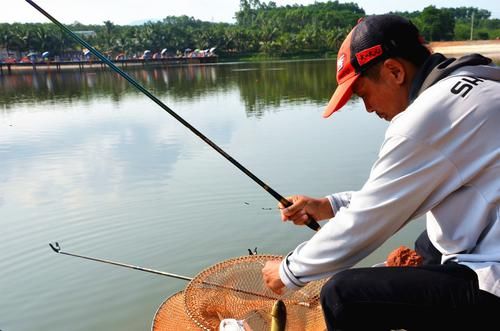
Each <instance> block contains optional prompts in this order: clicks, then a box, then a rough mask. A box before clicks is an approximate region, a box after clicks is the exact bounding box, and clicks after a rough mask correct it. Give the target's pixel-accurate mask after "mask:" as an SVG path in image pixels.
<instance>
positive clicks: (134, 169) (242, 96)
mask: <svg viewBox="0 0 500 331" xmlns="http://www.w3.org/2000/svg"><path fill="white" fill-rule="evenodd" d="M335 66H336V64H335V61H331V60H318V61H288V62H267V63H238V64H217V65H206V66H185V67H176V68H174V67H170V68H149V69H136V70H133V69H131V70H130V71H129V72H130V74H131V75H132V76H134V77H135V78H136V79H137V80H138V81H140V82H141V84H143V85H144V86H146V87H147V88H148V89H149V90H150V91H151V92H152V93H153V94H154V95H156V96H157V97H158V98H160V99H161V100H162V101H163V102H164V103H165V104H167V105H168V106H169V107H170V108H172V109H173V110H174V111H175V112H177V113H178V114H179V115H180V116H182V117H183V118H184V119H186V120H187V121H188V122H189V123H191V124H192V125H193V126H195V127H196V128H197V129H199V130H200V131H201V132H203V133H204V134H205V135H206V136H208V137H209V138H210V139H211V140H213V141H214V142H215V143H216V144H217V145H219V146H220V147H221V148H222V149H224V150H225V151H226V152H227V153H229V154H230V155H231V156H233V157H234V158H235V159H236V160H238V161H239V162H240V163H242V164H243V165H244V166H245V167H247V168H248V169H249V170H250V171H252V172H253V173H254V174H255V175H256V176H257V177H259V178H260V179H262V180H263V181H264V182H266V183H267V184H268V185H269V186H271V187H272V188H273V189H274V190H276V191H277V192H279V193H280V194H282V195H284V196H288V195H291V194H296V193H301V194H306V195H310V196H324V195H326V194H329V193H333V192H339V191H344V190H351V189H359V188H360V187H361V185H362V184H363V182H364V181H365V180H366V178H367V176H368V173H369V170H370V167H371V164H372V163H373V161H374V160H375V158H376V155H377V152H378V148H379V146H380V144H381V142H382V140H383V136H384V131H385V129H386V128H387V123H385V122H383V121H381V120H380V119H378V118H377V117H376V116H374V115H371V114H367V113H366V112H365V111H364V107H363V104H362V102H360V100H357V99H354V100H352V101H350V102H349V103H348V105H347V106H346V107H345V108H344V109H343V110H342V111H341V112H339V113H336V114H335V115H333V116H332V117H331V118H329V119H323V118H322V117H321V113H322V111H323V108H324V106H325V105H326V104H327V102H328V99H329V97H330V95H331V93H332V91H333V90H334V88H335ZM276 204H277V202H276V200H274V198H272V196H271V195H269V194H268V193H267V192H266V191H264V190H263V189H262V188H261V187H260V186H258V185H257V184H255V183H254V182H253V181H252V180H250V179H249V178H248V177H247V176H246V175H244V174H243V173H242V172H240V170H238V169H237V168H236V167H234V166H233V165H232V164H231V163H229V162H228V161H227V160H225V159H224V158H222V157H221V156H220V155H219V154H217V153H216V152H215V151H214V150H213V149H211V148H210V147H209V146H208V145H206V144H205V143H204V142H203V141H201V140H200V139H199V138H198V137H196V136H195V135H194V134H193V133H191V132H190V131H188V130H187V129H186V128H184V127H183V126H181V125H180V124H179V123H178V122H177V121H176V120H174V119H173V118H172V117H171V116H170V115H169V114H167V113H166V112H164V111H163V110H162V109H161V108H160V107H158V106H157V105H156V104H154V103H153V102H152V101H150V100H149V99H148V98H147V97H146V96H144V95H143V94H141V93H139V92H137V91H136V90H134V89H133V88H132V87H130V86H129V85H128V83H127V82H126V81H125V80H123V79H122V78H121V77H119V76H118V75H117V74H115V73H112V72H109V71H100V70H96V71H94V72H91V71H89V72H54V71H53V72H38V73H35V74H32V73H31V72H30V73H24V74H21V73H17V74H13V75H5V76H0V222H1V223H0V224H1V226H2V231H1V234H2V236H1V240H0V270H1V276H0V330H2V331H32V330H52V331H66V330H75V331H79V330H107V331H114V330H131V331H135V330H149V329H150V327H151V322H152V320H153V317H154V313H155V311H156V309H157V307H158V306H159V305H160V304H161V303H162V302H163V301H164V300H165V299H166V298H167V297H168V296H170V295H172V294H173V293H175V292H177V291H179V290H181V289H183V288H184V287H185V286H186V285H187V283H186V282H185V281H182V280H176V279H171V278H166V277H162V276H157V275H153V274H148V273H145V272H141V271H135V270H130V269H124V268H120V267H116V266H111V265H106V264H101V263H97V262H91V261H86V260H81V259H78V258H75V257H68V256H64V255H59V254H55V253H54V252H52V251H51V250H50V248H49V246H48V243H49V242H53V241H58V242H59V243H60V244H61V247H62V249H63V250H64V251H67V252H72V253H76V254H83V255H90V256H94V257H98V258H104V259H110V260H116V261H121V262H125V263H129V264H133V265H139V266H143V267H148V268H153V269H158V270H162V271H166V272H172V273H177V274H182V275H186V276H195V275H196V274H197V273H198V272H200V271H201V270H203V269H204V268H206V267H208V266H210V265H212V264H214V263H216V262H218V261H221V260H224V259H227V258H231V257H236V256H241V255H246V254H247V250H248V249H249V248H251V249H254V248H255V247H257V248H258V252H259V253H268V254H286V253H287V252H289V251H290V250H292V249H293V248H294V247H295V246H296V245H297V244H298V243H300V242H302V241H304V240H307V239H308V238H310V237H311V236H312V235H313V232H312V231H311V230H310V229H309V228H307V227H296V226H293V225H291V224H288V223H286V224H284V223H282V222H281V221H280V218H279V213H278V210H277V209H276ZM422 229H423V222H422V221H421V220H418V221H415V222H413V223H412V224H410V225H409V226H408V227H406V228H405V229H403V230H402V231H401V232H399V233H398V234H397V235H396V236H395V237H394V238H392V239H391V240H390V241H388V242H387V243H386V244H385V245H384V246H382V247H381V248H380V249H379V250H377V251H376V252H374V253H373V254H372V255H370V256H369V257H368V258H366V259H365V260H364V261H362V263H361V265H373V264H375V263H377V262H380V261H383V260H384V258H385V256H386V255H387V254H388V253H389V252H390V251H391V250H392V249H394V248H396V247H398V246H399V245H402V244H404V245H412V243H413V240H414V238H415V237H416V236H417V235H418V234H419V233H420V231H421V230H422Z"/></svg>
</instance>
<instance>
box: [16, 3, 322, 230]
mask: <svg viewBox="0 0 500 331" xmlns="http://www.w3.org/2000/svg"><path fill="white" fill-rule="evenodd" d="M26 2H28V3H29V4H30V5H31V6H33V7H34V8H35V9H36V10H38V11H39V12H40V13H41V14H43V15H44V16H45V17H47V18H48V19H49V20H51V21H52V22H53V23H54V24H56V25H57V26H58V27H59V28H60V29H61V30H63V31H64V32H66V33H67V34H68V35H69V36H70V37H71V38H73V39H74V40H75V41H76V42H78V43H79V44H80V45H82V46H84V47H85V48H87V49H88V50H89V51H90V52H91V53H92V54H94V55H95V56H96V57H98V58H99V59H100V60H101V61H102V62H104V63H106V64H107V65H108V66H109V67H110V68H111V69H113V71H115V72H116V73H118V74H119V75H120V76H122V77H123V78H125V79H126V80H127V81H128V82H129V83H130V84H132V85H133V86H134V87H135V88H137V89H138V90H139V91H141V92H142V93H144V94H145V95H146V96H147V97H148V98H150V99H151V100H153V101H154V102H155V103H156V104H157V105H158V106H160V107H161V108H163V110H165V111H166V112H167V113H169V114H170V115H171V116H172V117H174V118H175V119H176V120H177V121H179V122H180V123H181V124H182V125H184V126H185V127H186V128H188V129H189V130H190V131H191V132H193V133H194V134H195V135H197V136H198V137H199V138H200V139H201V140H203V141H204V142H205V143H207V144H208V145H209V146H210V147H212V148H213V149H214V150H216V151H217V152H218V153H219V154H220V155H222V156H223V157H224V158H226V159H227V160H228V161H229V162H231V163H232V164H233V165H235V166H236V167H237V168H238V169H240V170H241V171H242V172H243V173H245V174H246V175H247V176H248V177H250V178H251V179H252V180H253V181H254V182H256V183H257V184H258V185H260V186H261V187H262V188H263V189H264V190H265V191H267V192H268V193H269V194H271V195H272V196H273V197H274V198H275V199H276V200H278V201H279V202H280V203H281V204H282V205H283V206H285V207H290V206H291V205H292V203H291V202H290V201H289V200H288V199H286V198H285V197H283V196H282V195H281V194H279V193H278V192H276V191H275V190H273V189H272V188H271V187H269V185H267V184H266V183H264V182H263V181H262V180H260V179H259V178H258V177H257V176H255V175H254V174H253V173H251V172H250V170H248V169H247V168H245V167H244V166H243V165H242V164H240V163H239V162H238V161H236V160H235V159H234V158H233V157H232V156H230V155H229V154H227V153H226V152H225V151H224V150H222V149H221V148H220V147H219V146H217V145H216V144H215V143H214V142H212V141H211V140H210V139H208V137H206V136H205V135H204V134H202V133H201V132H200V131H198V130H197V129H196V128H195V127H194V126H192V125H191V124H189V122H187V121H186V120H185V119H184V118H182V117H181V116H179V115H178V114H177V113H175V112H174V111H173V110H172V109H170V108H169V107H168V106H167V105H165V104H164V103H163V102H162V101H161V100H160V99H158V98H157V97H155V96H154V95H153V94H152V93H151V92H149V91H148V90H147V89H146V88H145V87H143V86H142V85H141V84H139V83H138V82H137V81H136V80H135V79H133V78H132V77H131V76H130V75H128V74H127V73H126V72H124V71H123V70H121V69H120V68H118V67H117V66H116V65H115V64H114V63H113V62H111V61H110V60H109V59H108V58H107V57H105V56H104V55H102V54H101V53H100V52H99V51H98V50H96V49H95V48H94V47H92V45H90V44H89V43H88V42H86V41H85V40H83V39H82V38H81V37H80V36H78V35H76V34H75V33H74V32H73V31H71V30H70V29H68V28H67V27H66V26H64V25H63V24H62V23H61V22H59V21H58V20H57V19H55V18H54V17H53V16H52V15H50V14H49V13H47V12H46V11H45V10H44V9H43V8H41V7H40V6H38V5H37V4H36V3H34V2H33V1H32V0H26ZM306 225H307V226H308V227H309V228H311V229H313V230H314V231H318V230H319V229H320V226H319V224H318V222H316V220H314V219H313V218H312V217H309V219H308V221H307V223H306Z"/></svg>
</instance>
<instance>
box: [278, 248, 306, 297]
mask: <svg viewBox="0 0 500 331" xmlns="http://www.w3.org/2000/svg"><path fill="white" fill-rule="evenodd" d="M292 253H293V252H290V253H288V255H287V256H286V257H285V258H284V259H283V261H281V264H280V269H279V273H280V278H281V281H282V282H283V284H285V286H286V287H287V288H289V289H292V290H298V289H300V288H302V287H304V286H305V285H306V284H307V283H304V282H302V281H300V280H299V279H298V278H297V277H296V276H295V275H294V274H293V273H292V271H291V270H290V268H289V267H288V265H289V263H290V261H289V260H288V257H289V256H290V255H291V254H292Z"/></svg>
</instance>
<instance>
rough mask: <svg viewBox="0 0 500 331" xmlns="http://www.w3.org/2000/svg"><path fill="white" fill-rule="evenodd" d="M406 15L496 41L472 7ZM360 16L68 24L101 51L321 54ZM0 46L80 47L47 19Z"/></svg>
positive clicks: (333, 11)
mask: <svg viewBox="0 0 500 331" xmlns="http://www.w3.org/2000/svg"><path fill="white" fill-rule="evenodd" d="M394 13H396V14H399V15H402V16H405V17H408V18H410V19H411V20H412V21H413V22H414V23H415V24H416V25H417V26H418V27H419V29H420V31H421V32H422V35H423V37H424V38H425V40H427V41H439V40H466V39H470V37H471V28H472V31H473V34H472V38H473V39H496V38H499V37H500V20H499V19H492V18H491V12H489V11H488V10H485V9H479V8H474V7H459V8H436V7H435V6H428V7H426V8H424V9H423V10H422V11H414V12H394ZM363 16H365V11H364V10H363V9H362V8H360V7H359V6H358V5H357V4H355V3H339V2H338V1H328V2H316V3H314V4H311V5H287V6H277V5H276V3H275V2H273V1H270V2H268V3H266V2H260V0H240V8H239V11H237V12H236V13H235V18H236V22H235V23H234V24H231V23H214V22H205V21H201V20H198V19H195V18H193V17H188V16H167V17H165V18H164V19H163V20H161V21H156V22H151V21H150V22H146V23H144V24H142V25H116V24H114V23H113V22H111V21H105V22H103V24H102V25H85V24H82V23H79V22H75V23H73V24H70V25H69V26H68V27H69V28H70V29H71V30H72V31H75V32H84V31H87V32H88V31H92V34H90V35H86V36H85V39H86V40H87V41H88V42H90V43H91V44H93V45H95V46H96V48H97V49H99V50H100V51H101V52H104V53H108V54H113V55H116V54H119V53H124V54H127V55H129V56H132V55H134V54H135V55H137V54H141V53H142V52H143V51H144V50H146V49H148V50H151V51H152V52H159V51H160V50H162V49H165V48H166V49H167V50H169V51H170V52H177V51H181V52H182V51H184V50H185V49H188V48H190V49H196V48H199V49H208V48H211V47H217V53H218V54H219V55H221V56H245V55H249V54H254V55H255V54H264V55H266V56H293V55H307V54H311V55H319V54H321V55H325V54H336V52H337V50H338V48H339V46H340V44H341V42H342V41H343V39H344V38H345V36H346V35H347V34H348V33H349V31H350V29H351V28H352V27H353V26H354V25H355V24H356V22H357V20H358V19H359V18H361V17H363ZM0 36H1V40H0V46H1V47H2V48H4V49H6V50H7V51H8V52H17V54H26V53H28V52H31V51H33V52H44V51H49V52H50V53H51V54H53V55H54V54H55V55H57V54H64V53H67V52H69V51H81V47H80V46H79V45H78V44H76V43H75V42H74V41H73V40H72V39H71V38H70V37H68V36H67V35H65V34H64V33H63V32H62V31H61V30H59V29H58V28H57V27H56V26H55V25H53V24H51V23H26V24H23V23H13V24H9V23H2V24H0Z"/></svg>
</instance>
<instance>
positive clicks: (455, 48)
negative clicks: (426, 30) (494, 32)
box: [428, 40, 500, 61]
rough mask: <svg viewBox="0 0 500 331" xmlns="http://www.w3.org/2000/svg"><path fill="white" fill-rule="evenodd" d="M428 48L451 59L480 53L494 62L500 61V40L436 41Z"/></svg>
mask: <svg viewBox="0 0 500 331" xmlns="http://www.w3.org/2000/svg"><path fill="white" fill-rule="evenodd" d="M428 46H429V48H431V49H432V51H433V52H434V53H441V54H443V55H445V56H450V57H460V56H463V55H466V54H471V53H479V54H481V55H484V56H486V57H489V58H491V59H493V60H497V61H498V60H500V40H463V41H435V42H431V43H429V44H428Z"/></svg>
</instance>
